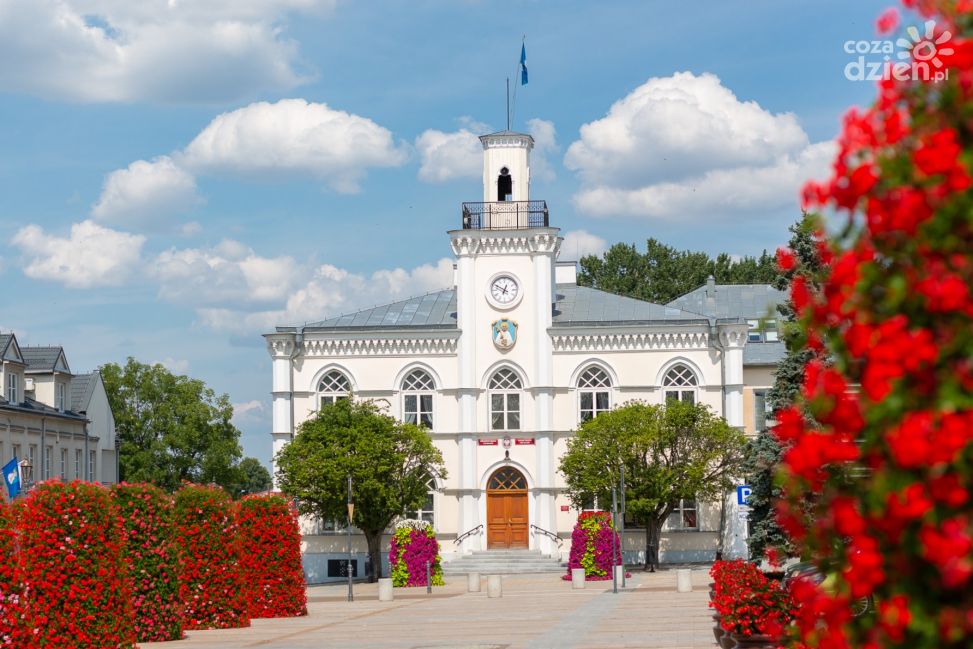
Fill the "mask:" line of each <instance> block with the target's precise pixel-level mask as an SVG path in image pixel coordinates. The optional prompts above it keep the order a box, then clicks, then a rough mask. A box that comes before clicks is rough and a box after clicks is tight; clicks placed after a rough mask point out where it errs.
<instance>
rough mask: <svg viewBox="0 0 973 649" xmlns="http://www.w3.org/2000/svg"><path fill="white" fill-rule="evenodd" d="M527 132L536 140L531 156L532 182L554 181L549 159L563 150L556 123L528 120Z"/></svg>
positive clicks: (535, 119)
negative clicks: (560, 145) (555, 127)
mask: <svg viewBox="0 0 973 649" xmlns="http://www.w3.org/2000/svg"><path fill="white" fill-rule="evenodd" d="M527 132H528V133H530V134H531V136H532V137H533V138H534V150H533V152H531V155H530V175H531V180H535V179H536V180H541V181H548V182H549V181H552V180H554V178H555V173H554V169H553V168H552V167H551V162H550V160H549V159H548V158H549V156H552V155H554V154H556V153H557V152H558V151H560V150H561V147H559V146H558V144H557V132H556V131H555V129H554V122H551V121H548V120H546V119H539V118H536V117H535V118H534V119H530V120H527Z"/></svg>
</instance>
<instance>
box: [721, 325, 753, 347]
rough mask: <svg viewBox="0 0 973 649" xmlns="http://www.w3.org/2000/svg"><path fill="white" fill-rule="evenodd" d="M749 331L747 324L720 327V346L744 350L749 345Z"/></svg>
mask: <svg viewBox="0 0 973 649" xmlns="http://www.w3.org/2000/svg"><path fill="white" fill-rule="evenodd" d="M748 330H749V327H748V326H747V325H746V324H733V325H720V326H719V337H720V345H722V346H723V347H726V348H728V349H743V346H744V345H746V344H747V334H748Z"/></svg>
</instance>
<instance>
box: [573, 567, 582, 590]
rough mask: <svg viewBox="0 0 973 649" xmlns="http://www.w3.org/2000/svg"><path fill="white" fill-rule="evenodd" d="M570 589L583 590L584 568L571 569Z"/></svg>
mask: <svg viewBox="0 0 973 649" xmlns="http://www.w3.org/2000/svg"><path fill="white" fill-rule="evenodd" d="M571 588H574V589H575V590H580V589H582V588H584V568H571Z"/></svg>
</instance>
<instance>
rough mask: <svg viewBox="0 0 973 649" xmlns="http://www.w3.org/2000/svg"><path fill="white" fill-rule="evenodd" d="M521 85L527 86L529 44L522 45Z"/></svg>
mask: <svg viewBox="0 0 973 649" xmlns="http://www.w3.org/2000/svg"><path fill="white" fill-rule="evenodd" d="M520 85H522V86H526V85H527V44H526V43H521V44H520Z"/></svg>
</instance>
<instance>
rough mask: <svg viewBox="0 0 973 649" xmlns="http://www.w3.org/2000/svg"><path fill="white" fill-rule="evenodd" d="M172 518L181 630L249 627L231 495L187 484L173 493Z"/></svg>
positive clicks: (216, 489) (219, 490)
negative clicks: (179, 566)
mask: <svg viewBox="0 0 973 649" xmlns="http://www.w3.org/2000/svg"><path fill="white" fill-rule="evenodd" d="M175 519H176V526H177V529H178V532H177V534H178V539H179V545H180V556H181V558H182V576H181V579H180V591H179V593H180V598H181V600H182V602H183V605H184V607H185V608H184V614H183V615H184V619H183V624H184V628H186V629H229V628H235V627H243V626H250V616H249V614H248V612H247V601H246V598H245V589H244V584H243V578H242V574H241V571H240V541H239V536H238V532H237V524H236V520H235V517H234V515H233V503H232V501H231V500H230V496H229V495H228V494H227V493H226V492H225V491H223V490H222V489H220V488H218V487H204V486H200V485H187V486H186V487H183V488H182V489H180V490H179V491H178V492H177V493H176V504H175Z"/></svg>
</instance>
